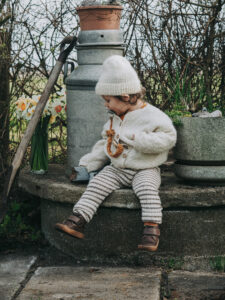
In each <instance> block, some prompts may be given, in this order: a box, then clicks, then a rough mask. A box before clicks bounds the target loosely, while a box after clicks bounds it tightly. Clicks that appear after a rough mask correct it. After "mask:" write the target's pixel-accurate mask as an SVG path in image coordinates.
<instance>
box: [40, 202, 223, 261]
mask: <svg viewBox="0 0 225 300" xmlns="http://www.w3.org/2000/svg"><path fill="white" fill-rule="evenodd" d="M41 209H42V213H41V214H42V230H43V232H44V234H45V236H46V238H47V240H49V241H50V243H51V244H52V245H54V246H56V247H57V248H58V249H61V250H62V251H63V252H64V253H67V254H69V255H72V256H73V257H75V258H77V259H78V258H83V259H86V260H89V261H91V260H92V261H100V262H113V261H114V260H115V261H117V262H118V263H123V262H124V263H125V262H126V263H129V264H135V263H137V264H138V263H139V264H141V265H146V264H151V262H152V256H155V253H153V254H152V253H144V254H143V253H142V252H140V251H138V249H137V245H138V243H139V242H140V239H141V236H142V229H143V224H142V222H141V214H140V210H134V209H132V210H128V209H119V208H110V209H109V208H105V207H102V208H99V210H98V212H97V215H96V216H95V217H94V218H93V219H92V221H91V222H90V223H89V224H88V225H87V227H86V231H85V236H86V238H85V240H77V239H74V238H72V237H70V236H67V235H65V234H63V233H60V232H58V231H56V230H55V229H54V224H55V223H57V222H58V221H59V220H64V219H65V218H66V217H67V216H68V215H69V214H71V210H72V205H71V204H70V205H69V204H68V205H65V203H57V202H52V201H47V200H42V205H41ZM160 228H161V237H160V244H159V249H158V251H157V253H156V254H157V255H162V256H163V257H165V256H175V257H179V256H181V257H183V256H185V255H186V256H187V255H189V256H202V255H206V256H211V255H212V256H215V255H223V254H225V232H224V228H225V208H217V209H216V208H215V209H212V210H209V209H207V210H206V209H201V210H200V209H199V210H196V211H189V210H180V211H178V210H173V211H164V212H163V224H162V225H161V226H160ZM215 232H216V234H215Z"/></svg>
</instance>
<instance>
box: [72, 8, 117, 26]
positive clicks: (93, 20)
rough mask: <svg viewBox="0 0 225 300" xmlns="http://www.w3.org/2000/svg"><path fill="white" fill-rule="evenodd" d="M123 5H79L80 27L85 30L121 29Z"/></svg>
mask: <svg viewBox="0 0 225 300" xmlns="http://www.w3.org/2000/svg"><path fill="white" fill-rule="evenodd" d="M122 9H123V7H122V6H116V5H96V6H81V7H77V8H76V10H77V13H78V15H79V18H80V28H81V30H82V31H84V30H119V29H120V18H121V12H122Z"/></svg>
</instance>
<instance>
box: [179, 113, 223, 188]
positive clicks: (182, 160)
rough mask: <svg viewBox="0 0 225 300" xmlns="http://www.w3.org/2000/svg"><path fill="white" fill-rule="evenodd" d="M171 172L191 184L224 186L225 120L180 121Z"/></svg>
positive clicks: (188, 119)
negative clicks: (222, 183)
mask: <svg viewBox="0 0 225 300" xmlns="http://www.w3.org/2000/svg"><path fill="white" fill-rule="evenodd" d="M181 121H182V125H181V126H178V127H177V134H178V136H177V144H176V147H175V149H174V155H175V159H176V163H175V166H174V172H175V174H176V176H178V177H179V178H181V179H184V180H189V181H193V182H195V181H196V182H200V181H202V182H209V183H210V182H212V183H214V182H225V118H224V117H222V118H190V117H184V118H182V119H181Z"/></svg>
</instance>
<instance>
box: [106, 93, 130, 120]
mask: <svg viewBox="0 0 225 300" xmlns="http://www.w3.org/2000/svg"><path fill="white" fill-rule="evenodd" d="M102 98H103V99H104V100H105V107H107V108H108V109H109V110H112V111H113V112H114V113H115V114H117V115H118V116H121V115H123V114H125V113H126V112H127V111H128V110H129V108H130V104H129V102H128V101H129V97H126V96H125V97H124V101H121V100H119V99H118V98H117V97H115V96H102Z"/></svg>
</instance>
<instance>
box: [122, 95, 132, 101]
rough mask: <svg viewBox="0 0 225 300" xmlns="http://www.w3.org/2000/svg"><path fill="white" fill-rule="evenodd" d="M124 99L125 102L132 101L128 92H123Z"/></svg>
mask: <svg viewBox="0 0 225 300" xmlns="http://www.w3.org/2000/svg"><path fill="white" fill-rule="evenodd" d="M121 97H122V99H123V101H124V102H129V101H130V96H129V95H128V94H123V95H121Z"/></svg>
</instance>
